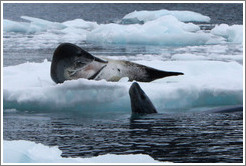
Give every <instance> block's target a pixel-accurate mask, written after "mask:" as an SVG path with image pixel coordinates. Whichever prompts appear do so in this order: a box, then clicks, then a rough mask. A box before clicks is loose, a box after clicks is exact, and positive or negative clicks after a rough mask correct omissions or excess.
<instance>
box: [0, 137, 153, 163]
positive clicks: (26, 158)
mask: <svg viewBox="0 0 246 166" xmlns="http://www.w3.org/2000/svg"><path fill="white" fill-rule="evenodd" d="M61 154H62V151H61V150H59V149H58V147H57V146H53V147H48V146H45V145H43V144H40V143H38V144H37V143H35V142H30V141H24V140H18V141H7V140H3V163H6V164H7V163H8V164H9V163H157V162H158V161H156V160H154V159H153V158H152V157H150V156H148V155H144V154H136V155H133V154H131V155H114V154H107V155H101V156H97V157H91V158H78V157H77V158H62V157H61Z"/></svg>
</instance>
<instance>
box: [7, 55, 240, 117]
mask: <svg viewBox="0 0 246 166" xmlns="http://www.w3.org/2000/svg"><path fill="white" fill-rule="evenodd" d="M191 58H193V57H191ZM135 62H136V63H140V64H144V65H146V66H150V67H154V68H157V69H160V70H165V71H179V72H183V73H184V75H182V76H175V77H166V78H162V79H158V80H155V81H153V82H150V83H140V86H141V87H142V88H143V90H144V91H145V92H146V94H147V95H148V96H149V97H150V99H151V100H152V101H153V104H154V105H155V106H156V108H157V109H158V111H159V112H167V111H170V109H189V108H194V107H205V106H221V105H234V104H237V105H239V104H242V103H243V66H242V65H241V64H239V63H237V62H221V61H206V60H205V61H204V60H195V59H193V60H192V61H188V60H186V61H159V60H153V61H146V60H142V61H135ZM130 85H131V82H125V81H124V80H122V81H121V82H107V81H105V80H101V81H94V80H86V79H79V80H72V81H66V82H64V83H63V84H55V83H54V82H53V81H52V80H51V78H50V62H47V61H45V62H43V63H25V64H21V65H17V66H9V67H4V68H3V107H4V109H16V110H20V111H22V110H25V111H28V110H36V111H67V110H68V109H69V111H78V112H88V113H100V112H103V113H105V112H112V111H113V112H115V111H123V112H129V113H130V112H131V107H130V97H129V94H128V89H129V87H130Z"/></svg>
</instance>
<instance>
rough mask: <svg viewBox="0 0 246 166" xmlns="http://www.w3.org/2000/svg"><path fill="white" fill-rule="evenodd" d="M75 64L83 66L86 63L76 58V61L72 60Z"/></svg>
mask: <svg viewBox="0 0 246 166" xmlns="http://www.w3.org/2000/svg"><path fill="white" fill-rule="evenodd" d="M74 63H75V64H74V65H75V67H83V66H85V64H86V63H84V62H81V61H80V60H77V61H75V62H74Z"/></svg>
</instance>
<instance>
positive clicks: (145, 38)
mask: <svg viewBox="0 0 246 166" xmlns="http://www.w3.org/2000/svg"><path fill="white" fill-rule="evenodd" d="M146 12H147V14H143V13H146ZM149 12H150V14H148V13H149ZM151 12H153V11H143V13H142V12H133V13H131V14H129V15H134V13H135V14H136V15H140V16H141V17H143V18H144V19H146V20H148V21H146V22H144V24H141V25H140V24H129V25H123V24H116V23H114V24H113V23H110V24H97V23H96V22H90V21H85V20H83V19H75V20H70V21H66V22H62V23H58V22H51V21H47V20H43V19H39V18H33V17H28V16H21V18H23V19H25V20H27V21H29V22H16V21H11V20H6V19H4V20H3V31H4V34H5V35H6V36H8V40H9V42H8V44H6V45H5V47H13V45H12V44H11V43H16V42H19V43H21V46H22V47H23V45H24V46H25V48H29V47H30V48H36V47H39V48H44V47H51V46H53V45H55V44H58V43H61V42H72V43H81V42H90V43H113V44H145V45H169V46H173V45H174V46H180V45H181V46H186V45H207V44H218V43H226V42H230V43H242V42H243V30H242V27H243V26H242V25H233V26H228V25H225V24H222V25H220V26H216V27H215V28H214V29H213V30H212V31H211V33H210V31H203V30H200V28H199V26H198V25H195V24H193V23H184V22H182V21H184V20H185V21H188V18H190V19H193V20H197V21H198V20H200V21H202V20H203V21H205V20H207V21H208V20H209V18H208V17H207V16H202V15H201V14H199V13H196V14H194V13H193V12H189V11H183V12H180V11H167V10H160V11H158V12H153V13H152V14H151ZM141 13H142V14H141ZM158 13H159V14H158ZM168 13H169V14H168ZM191 15H192V16H191ZM140 16H139V17H140ZM125 17H126V16H125ZM127 17H128V16H127ZM129 17H130V16H129ZM130 18H131V17H130ZM134 18H135V17H134ZM195 18H196V19H195ZM12 32H14V33H20V34H23V36H18V38H16V37H13V38H11V37H10V36H11V35H10V34H12ZM30 34H32V36H28V38H31V40H29V41H28V40H25V38H26V37H27V36H26V35H30ZM5 35H4V38H5ZM9 35H10V36H9ZM12 35H13V34H12ZM12 40H14V41H12ZM23 40H25V42H23ZM15 47H16V44H15Z"/></svg>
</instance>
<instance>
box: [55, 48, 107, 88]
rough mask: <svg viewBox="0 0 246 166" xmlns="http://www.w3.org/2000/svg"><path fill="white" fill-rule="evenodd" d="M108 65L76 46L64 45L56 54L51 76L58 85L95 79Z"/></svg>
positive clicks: (57, 49)
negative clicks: (84, 79)
mask: <svg viewBox="0 0 246 166" xmlns="http://www.w3.org/2000/svg"><path fill="white" fill-rule="evenodd" d="M107 63H108V62H107V61H106V60H103V59H100V58H97V57H94V56H93V55H91V54H90V53H88V52H86V51H84V50H83V49H81V48H80V47H78V46H76V45H74V44H70V43H63V44H61V45H60V46H59V47H57V48H56V50H55V52H54V55H53V59H52V64H51V71H50V74H51V78H52V80H53V81H54V82H56V83H63V82H64V81H65V80H72V79H78V78H87V79H93V77H95V75H97V73H98V72H99V71H100V70H102V69H103V68H104V67H105V66H106V64H107Z"/></svg>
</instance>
